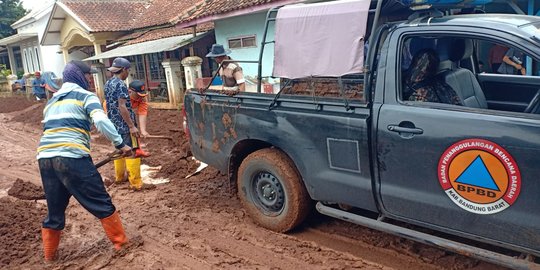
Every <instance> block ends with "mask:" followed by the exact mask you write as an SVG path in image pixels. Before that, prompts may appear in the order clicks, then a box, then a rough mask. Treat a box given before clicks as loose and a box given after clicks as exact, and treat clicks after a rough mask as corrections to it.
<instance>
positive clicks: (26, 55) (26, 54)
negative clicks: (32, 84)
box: [23, 49, 32, 72]
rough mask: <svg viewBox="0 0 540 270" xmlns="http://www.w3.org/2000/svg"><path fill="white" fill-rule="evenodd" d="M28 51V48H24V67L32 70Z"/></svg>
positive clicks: (27, 70) (28, 70)
mask: <svg viewBox="0 0 540 270" xmlns="http://www.w3.org/2000/svg"><path fill="white" fill-rule="evenodd" d="M28 57H29V55H28V51H27V50H26V49H23V58H24V69H25V70H26V72H32V71H31V70H30V64H29V62H28Z"/></svg>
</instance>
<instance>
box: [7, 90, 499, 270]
mask: <svg viewBox="0 0 540 270" xmlns="http://www.w3.org/2000/svg"><path fill="white" fill-rule="evenodd" d="M42 109H43V104H40V103H34V102H32V101H28V100H26V99H25V98H24V97H12V98H0V156H1V158H2V162H0V211H1V213H2V214H1V215H0V269H477V270H479V269H503V268H501V267H497V266H494V265H491V264H488V263H485V262H479V261H477V260H474V259H470V258H467V257H463V256H460V255H456V254H453V253H449V252H446V251H443V250H440V249H437V248H433V247H429V246H425V245H421V244H417V243H414V242H411V241H409V240H405V239H403V238H399V237H394V236H391V235H388V234H384V233H381V232H377V231H373V230H369V229H366V228H363V227H360V226H356V225H353V224H350V223H346V222H342V221H338V220H334V219H331V218H326V217H323V216H320V215H317V214H313V215H312V216H310V217H309V219H308V221H307V222H305V224H303V225H302V226H301V227H300V228H298V229H297V230H295V231H293V232H291V233H288V234H278V233H274V232H271V231H268V230H266V229H263V228H261V227H258V226H257V225H255V224H254V223H253V222H252V221H251V220H250V219H249V217H248V216H247V215H246V212H245V211H244V210H243V209H242V207H241V205H240V202H239V200H238V198H237V197H236V195H235V194H232V193H231V191H230V187H229V185H228V181H227V180H226V177H225V176H224V175H221V174H220V173H219V172H218V171H216V170H215V169H213V168H210V167H209V168H207V169H205V170H203V171H202V172H201V173H200V174H197V175H195V176H193V177H191V178H188V179H185V176H186V175H187V174H189V173H191V172H193V171H194V170H195V169H196V168H197V166H198V164H196V163H195V162H194V161H193V160H192V159H191V158H190V157H189V149H188V146H187V143H186V142H185V139H184V137H183V134H182V132H181V119H180V113H179V112H177V111H165V110H151V111H150V113H149V122H150V124H149V131H150V133H151V134H156V135H158V134H159V135H167V136H172V137H173V141H168V140H158V139H154V140H148V141H147V144H148V149H149V151H150V153H151V154H152V156H151V157H149V158H146V159H144V160H143V164H144V166H143V174H144V181H145V182H152V183H156V184H157V188H156V189H153V190H147V191H143V192H133V191H130V190H128V188H127V184H125V185H110V186H108V191H109V193H110V194H111V196H112V198H113V202H114V204H115V205H116V207H117V209H118V210H119V211H120V215H121V217H122V220H123V222H124V227H125V228H126V231H127V234H128V236H129V237H130V238H131V244H130V246H129V247H128V248H127V249H125V250H124V251H122V252H115V251H114V250H113V247H112V245H111V244H110V242H109V241H108V239H107V238H106V236H105V234H104V232H103V230H102V228H101V225H100V222H99V221H98V220H97V219H95V218H94V217H93V216H91V215H90V214H89V213H87V212H86V211H85V210H84V209H83V208H82V207H81V206H80V205H79V204H78V203H77V202H76V201H75V200H72V201H71V203H70V205H69V207H68V209H67V222H66V223H67V226H66V228H65V230H64V232H63V235H62V239H61V242H60V247H59V252H58V255H59V258H58V260H57V262H55V263H53V264H50V265H44V264H43V261H42V256H43V252H42V250H41V238H40V226H41V220H42V219H43V217H44V215H45V213H46V204H45V201H44V200H42V199H40V197H39V195H40V194H39V193H40V192H41V190H40V187H41V180H40V177H39V171H38V167H37V162H36V160H35V154H36V153H35V151H36V148H37V144H38V140H39V136H40V133H41V126H40V120H41V111H42ZM112 150H113V149H112V147H111V146H110V144H109V143H108V142H107V141H106V140H104V139H103V138H102V137H100V136H99V135H98V134H94V135H93V145H92V151H93V158H94V161H95V162H96V161H98V160H100V159H101V158H103V157H104V156H105V154H106V153H108V152H110V151H112ZM100 172H101V173H102V175H103V177H104V181H105V182H106V183H107V184H108V183H109V182H110V180H111V179H112V175H113V167H112V165H111V164H107V165H105V166H103V167H101V168H100ZM8 193H9V194H8Z"/></svg>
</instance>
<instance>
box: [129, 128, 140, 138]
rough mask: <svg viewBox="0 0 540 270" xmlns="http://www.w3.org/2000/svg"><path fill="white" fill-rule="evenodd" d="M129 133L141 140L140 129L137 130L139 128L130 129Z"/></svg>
mask: <svg viewBox="0 0 540 270" xmlns="http://www.w3.org/2000/svg"><path fill="white" fill-rule="evenodd" d="M129 133H131V135H133V136H135V137H137V138H139V137H140V136H141V134H140V133H139V129H137V127H135V126H133V127H130V128H129Z"/></svg>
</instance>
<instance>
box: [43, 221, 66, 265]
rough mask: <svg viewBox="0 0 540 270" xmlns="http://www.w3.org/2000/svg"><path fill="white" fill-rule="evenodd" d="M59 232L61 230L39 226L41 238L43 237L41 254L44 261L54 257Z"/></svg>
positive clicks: (60, 232)
mask: <svg viewBox="0 0 540 270" xmlns="http://www.w3.org/2000/svg"><path fill="white" fill-rule="evenodd" d="M60 234H62V231H58V230H53V229H49V228H41V238H42V239H43V256H44V257H45V261H46V262H52V261H54V260H55V259H56V251H57V250H58V245H59V244H60Z"/></svg>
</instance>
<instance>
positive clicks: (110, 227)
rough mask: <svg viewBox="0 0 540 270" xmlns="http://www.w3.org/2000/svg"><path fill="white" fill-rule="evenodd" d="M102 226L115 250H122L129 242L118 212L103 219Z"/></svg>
mask: <svg viewBox="0 0 540 270" xmlns="http://www.w3.org/2000/svg"><path fill="white" fill-rule="evenodd" d="M101 225H102V226H103V229H104V230H105V234H107V237H108V238H109V240H111V242H112V243H113V244H114V249H116V250H120V249H122V246H123V245H124V244H126V243H127V242H128V238H127V236H126V233H125V232H124V227H122V221H121V220H120V215H119V214H118V212H114V214H112V215H110V216H108V217H106V218H103V219H101Z"/></svg>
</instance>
